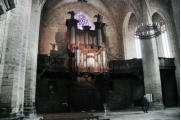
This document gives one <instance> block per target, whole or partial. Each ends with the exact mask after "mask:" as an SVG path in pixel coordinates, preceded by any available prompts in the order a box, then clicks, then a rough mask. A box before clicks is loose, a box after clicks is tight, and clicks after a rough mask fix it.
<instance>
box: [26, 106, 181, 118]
mask: <svg viewBox="0 0 181 120" xmlns="http://www.w3.org/2000/svg"><path fill="white" fill-rule="evenodd" d="M94 114H95V115H98V116H100V119H105V118H109V119H110V120H180V108H167V109H164V110H155V111H149V112H148V113H143V112H142V111H135V110H124V111H117V112H110V113H109V114H108V115H105V114H104V113H94ZM41 117H42V116H41V115H39V116H38V117H36V118H32V119H25V120H39V119H40V118H41Z"/></svg>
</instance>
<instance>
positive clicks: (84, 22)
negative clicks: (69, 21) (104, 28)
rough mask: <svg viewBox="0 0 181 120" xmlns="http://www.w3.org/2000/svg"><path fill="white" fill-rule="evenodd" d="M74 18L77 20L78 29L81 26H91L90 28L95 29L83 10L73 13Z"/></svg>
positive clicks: (81, 27) (81, 28)
mask: <svg viewBox="0 0 181 120" xmlns="http://www.w3.org/2000/svg"><path fill="white" fill-rule="evenodd" d="M75 19H76V20H78V21H79V22H78V23H77V27H78V29H80V30H83V26H91V30H95V25H94V24H93V22H92V21H91V20H90V19H89V17H88V16H87V15H86V14H85V13H83V12H79V13H77V14H76V15H75Z"/></svg>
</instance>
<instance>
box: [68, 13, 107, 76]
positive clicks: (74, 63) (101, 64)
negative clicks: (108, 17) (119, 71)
mask: <svg viewBox="0 0 181 120" xmlns="http://www.w3.org/2000/svg"><path fill="white" fill-rule="evenodd" d="M68 13H69V14H71V18H70V19H67V20H66V26H67V43H68V44H67V45H68V51H69V56H70V62H71V67H72V68H73V69H72V70H73V71H75V72H78V73H84V72H86V73H87V72H88V73H89V72H91V73H104V72H108V59H107V52H106V46H105V42H106V40H105V38H106V37H105V33H104V32H103V29H104V27H105V23H102V21H101V17H102V16H101V15H99V14H98V15H96V16H95V17H97V21H96V22H94V24H95V30H90V28H91V27H90V26H83V30H80V29H78V28H77V23H78V22H79V21H78V20H76V19H75V18H74V15H75V13H74V12H73V11H70V12H68Z"/></svg>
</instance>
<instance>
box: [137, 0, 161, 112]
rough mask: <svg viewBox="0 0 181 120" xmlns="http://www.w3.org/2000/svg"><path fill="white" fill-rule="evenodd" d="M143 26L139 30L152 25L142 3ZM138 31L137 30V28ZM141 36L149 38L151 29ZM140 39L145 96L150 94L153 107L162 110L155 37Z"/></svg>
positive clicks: (146, 9) (145, 7)
mask: <svg viewBox="0 0 181 120" xmlns="http://www.w3.org/2000/svg"><path fill="white" fill-rule="evenodd" d="M142 5H143V25H142V26H141V27H140V28H143V27H146V26H147V25H146V24H147V23H148V24H150V25H152V20H151V17H150V16H149V12H148V8H147V4H146V3H145V1H143V4H142ZM138 29H139V28H138ZM141 34H142V36H149V35H150V34H154V31H153V30H152V29H149V30H148V31H145V30H144V29H143V30H142V32H141ZM140 39H141V51H142V59H143V71H144V72H143V73H144V85H145V94H148V93H151V94H152V95H153V107H154V108H157V107H158V108H162V107H163V103H162V90H161V78H160V70H159V60H158V53H157V46H156V39H155V37H145V38H140Z"/></svg>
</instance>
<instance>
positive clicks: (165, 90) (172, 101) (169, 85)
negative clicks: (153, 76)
mask: <svg viewBox="0 0 181 120" xmlns="http://www.w3.org/2000/svg"><path fill="white" fill-rule="evenodd" d="M160 73H161V83H162V95H163V103H164V105H165V106H166V107H173V106H177V105H178V94H177V86H176V78H175V70H174V69H163V70H160Z"/></svg>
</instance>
